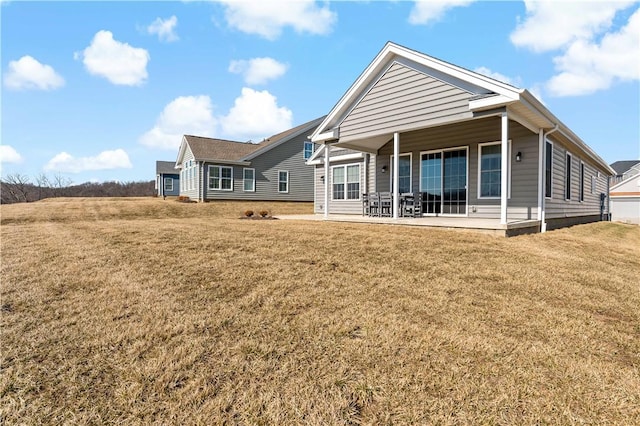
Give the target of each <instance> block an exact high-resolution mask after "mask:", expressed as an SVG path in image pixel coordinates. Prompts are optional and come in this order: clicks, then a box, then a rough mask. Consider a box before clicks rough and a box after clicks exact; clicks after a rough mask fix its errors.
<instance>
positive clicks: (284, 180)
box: [278, 170, 289, 192]
mask: <svg viewBox="0 0 640 426" xmlns="http://www.w3.org/2000/svg"><path fill="white" fill-rule="evenodd" d="M278 192H289V172H288V171H287V170H280V171H278Z"/></svg>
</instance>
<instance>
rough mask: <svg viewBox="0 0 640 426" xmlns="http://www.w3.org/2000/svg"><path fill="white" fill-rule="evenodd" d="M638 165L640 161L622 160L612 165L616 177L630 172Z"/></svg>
mask: <svg viewBox="0 0 640 426" xmlns="http://www.w3.org/2000/svg"><path fill="white" fill-rule="evenodd" d="M636 164H640V160H621V161H616V162H615V163H611V168H612V169H613V170H615V172H616V175H618V176H620V175H623V174H625V173H626V172H628V171H629V169H631V168H632V167H633V166H635V165H636Z"/></svg>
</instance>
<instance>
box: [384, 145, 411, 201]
mask: <svg viewBox="0 0 640 426" xmlns="http://www.w3.org/2000/svg"><path fill="white" fill-rule="evenodd" d="M390 178H391V185H390V186H389V187H390V188H391V190H392V191H393V155H392V156H391V176H390ZM398 189H399V192H400V194H402V193H405V192H411V154H402V155H400V156H398Z"/></svg>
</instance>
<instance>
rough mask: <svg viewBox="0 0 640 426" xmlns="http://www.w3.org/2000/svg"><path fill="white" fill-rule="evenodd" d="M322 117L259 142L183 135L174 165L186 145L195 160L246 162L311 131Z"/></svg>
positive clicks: (177, 162) (182, 153)
mask: <svg viewBox="0 0 640 426" xmlns="http://www.w3.org/2000/svg"><path fill="white" fill-rule="evenodd" d="M323 119H324V116H323V117H320V118H316V119H314V120H311V121H308V122H306V123H304V124H300V125H299V126H296V127H294V128H292V129H288V130H285V131H283V132H280V133H277V134H275V135H273V136H270V137H268V138H266V139H264V140H263V141H262V142H260V143H252V142H238V141H231V140H224V139H214V138H206V137H202V136H194V135H184V136H183V138H182V143H181V144H180V150H179V152H178V158H177V160H176V163H175V164H176V165H177V164H179V163H180V160H181V159H182V156H183V155H184V151H185V148H186V145H188V146H189V149H190V150H191V153H192V154H193V156H194V158H195V159H196V160H197V161H212V162H213V161H217V162H224V163H237V164H247V162H248V161H249V160H251V159H253V158H255V157H257V156H259V155H261V154H263V153H265V152H267V151H269V150H271V149H273V148H275V147H276V146H278V145H280V144H282V143H284V142H286V141H288V140H290V139H292V138H293V137H296V136H298V135H299V134H301V133H302V132H305V131H311V129H313V128H314V127H315V126H317V125H318V124H319V123H320V121H322V120H323Z"/></svg>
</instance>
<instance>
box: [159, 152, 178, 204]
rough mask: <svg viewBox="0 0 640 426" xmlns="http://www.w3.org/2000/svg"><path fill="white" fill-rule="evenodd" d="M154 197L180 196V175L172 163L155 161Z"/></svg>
mask: <svg viewBox="0 0 640 426" xmlns="http://www.w3.org/2000/svg"><path fill="white" fill-rule="evenodd" d="M156 195H157V196H158V197H163V198H164V197H177V196H178V195H180V174H179V172H178V170H176V163H175V162H173V161H156Z"/></svg>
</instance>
